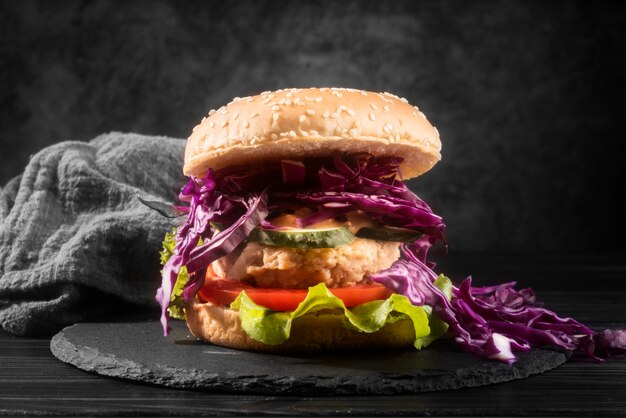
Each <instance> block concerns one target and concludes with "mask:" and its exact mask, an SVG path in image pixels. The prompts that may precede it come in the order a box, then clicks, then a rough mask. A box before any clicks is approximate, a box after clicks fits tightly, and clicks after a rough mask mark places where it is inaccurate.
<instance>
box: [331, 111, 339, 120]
mask: <svg viewBox="0 0 626 418" xmlns="http://www.w3.org/2000/svg"><path fill="white" fill-rule="evenodd" d="M330 117H331V118H333V119H337V118H338V117H339V113H336V112H333V113H331V114H330Z"/></svg>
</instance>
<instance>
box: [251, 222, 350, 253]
mask: <svg viewBox="0 0 626 418" xmlns="http://www.w3.org/2000/svg"><path fill="white" fill-rule="evenodd" d="M354 239H355V236H354V235H353V234H352V233H351V232H350V230H349V229H348V228H345V227H338V228H326V229H287V230H283V231H274V230H269V229H258V228H257V229H254V230H252V232H251V233H250V236H249V237H248V240H249V241H255V242H258V243H260V244H265V245H272V246H274V247H290V248H335V247H341V246H342V245H347V244H350V243H351V242H352V241H354Z"/></svg>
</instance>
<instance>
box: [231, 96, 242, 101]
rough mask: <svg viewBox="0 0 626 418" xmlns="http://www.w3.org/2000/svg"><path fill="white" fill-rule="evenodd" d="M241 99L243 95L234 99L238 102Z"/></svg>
mask: <svg viewBox="0 0 626 418" xmlns="http://www.w3.org/2000/svg"><path fill="white" fill-rule="evenodd" d="M239 100H241V97H239V96H237V97H235V98H234V99H233V102H238V101H239Z"/></svg>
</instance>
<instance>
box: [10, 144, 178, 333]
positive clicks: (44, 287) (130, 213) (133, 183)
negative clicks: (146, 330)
mask: <svg viewBox="0 0 626 418" xmlns="http://www.w3.org/2000/svg"><path fill="white" fill-rule="evenodd" d="M184 145H185V143H184V141H182V140H180V139H174V138H166V137H150V136H142V135H136V134H122V133H110V134H106V135H102V136H99V137H97V138H95V139H94V140H92V141H90V142H88V143H85V142H63V143H60V144H56V145H54V146H51V147H49V148H46V149H44V150H42V151H41V152H39V153H38V154H36V155H35V156H34V157H32V158H31V160H30V162H29V163H28V165H27V167H26V169H25V170H24V173H23V174H22V175H21V176H19V177H17V178H15V179H13V180H12V181H10V182H9V183H8V184H7V185H6V186H5V187H4V188H3V189H1V190H0V325H1V326H2V328H4V329H5V330H8V331H10V332H12V333H14V334H17V335H29V336H45V335H51V334H53V333H55V332H57V331H58V330H59V329H61V328H62V327H64V326H65V325H68V324H71V323H74V322H77V321H81V320H86V319H89V318H93V317H95V316H97V315H101V314H106V313H113V312H120V311H124V310H129V309H135V308H139V309H151V308H153V307H154V308H155V307H156V302H155V301H154V294H155V291H156V289H157V288H158V287H159V284H160V277H159V268H160V266H159V254H158V252H159V250H160V248H161V245H160V243H161V240H162V239H163V235H164V233H165V232H166V231H168V230H170V229H171V228H172V226H173V221H172V220H170V219H167V218H164V217H162V216H161V215H159V214H157V213H156V212H154V211H152V210H150V209H148V208H146V207H145V206H143V205H142V204H141V203H140V202H139V201H138V200H137V196H138V195H139V196H141V197H143V198H145V199H147V200H160V201H164V202H172V201H174V199H175V197H176V195H177V192H178V190H180V187H181V186H182V185H183V183H184V181H185V179H184V177H183V175H182V170H181V166H182V158H183V157H182V155H183V149H184ZM155 312H156V309H155Z"/></svg>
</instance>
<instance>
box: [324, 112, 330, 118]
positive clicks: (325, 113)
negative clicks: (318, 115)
mask: <svg viewBox="0 0 626 418" xmlns="http://www.w3.org/2000/svg"><path fill="white" fill-rule="evenodd" d="M329 116H330V113H329V112H328V110H327V111H325V112H324V113H322V117H323V118H324V119H328V117H329Z"/></svg>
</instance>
